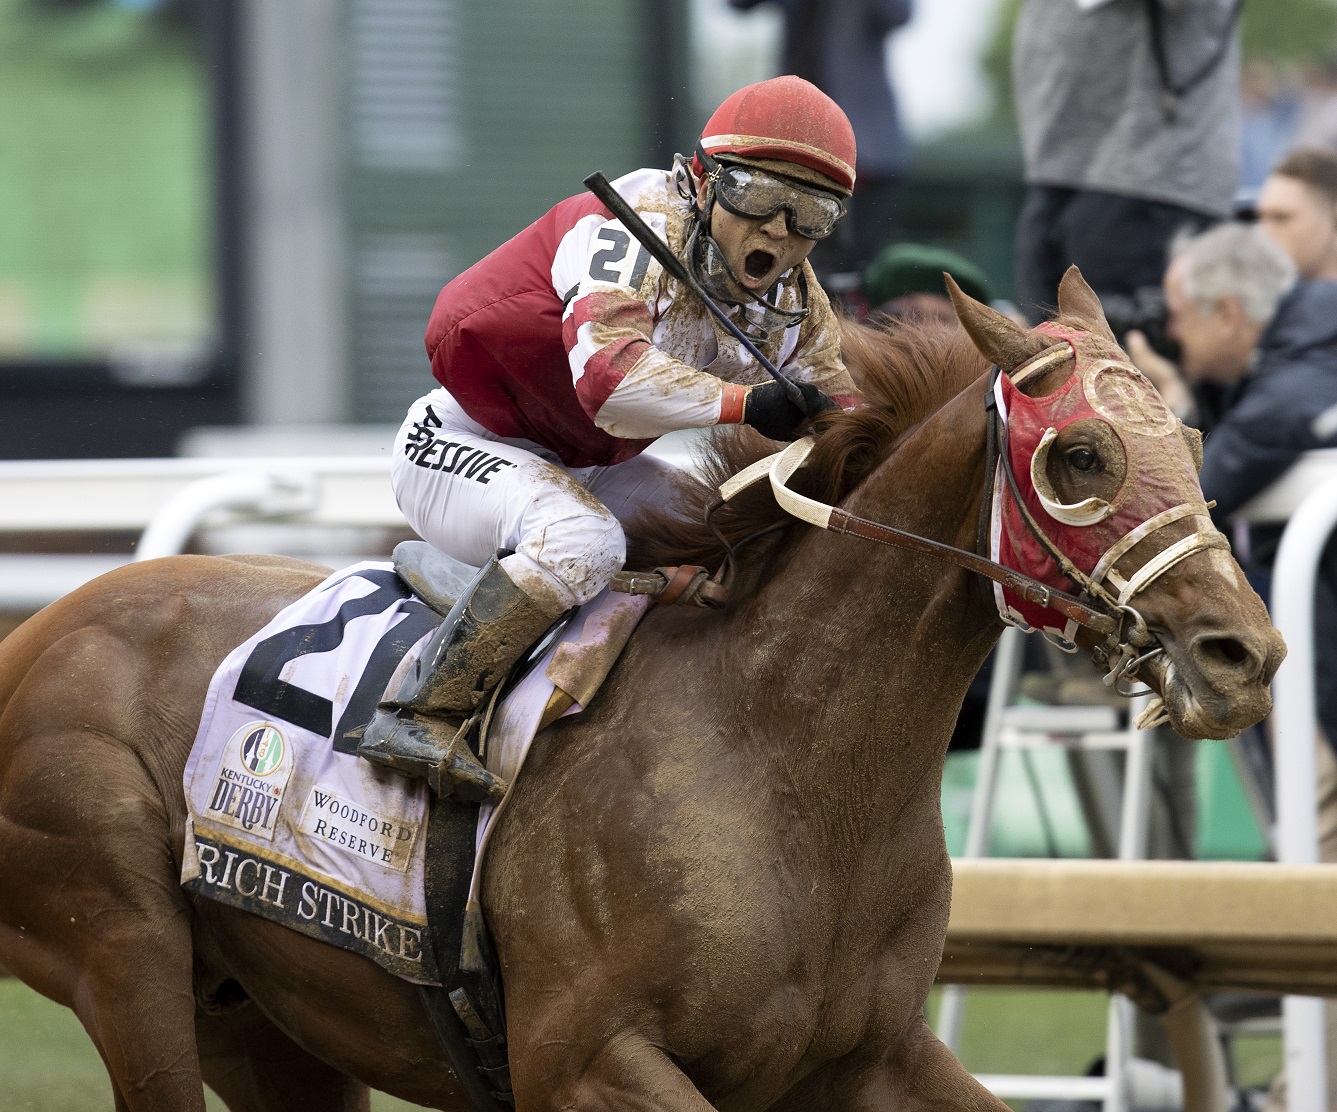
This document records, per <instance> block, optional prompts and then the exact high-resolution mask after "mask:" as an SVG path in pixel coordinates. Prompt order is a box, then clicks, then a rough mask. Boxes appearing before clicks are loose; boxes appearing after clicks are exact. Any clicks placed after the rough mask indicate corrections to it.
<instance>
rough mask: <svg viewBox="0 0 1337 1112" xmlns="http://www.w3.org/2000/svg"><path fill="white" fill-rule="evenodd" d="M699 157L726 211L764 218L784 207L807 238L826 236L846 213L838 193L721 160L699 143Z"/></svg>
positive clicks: (794, 227) (789, 220) (790, 221)
mask: <svg viewBox="0 0 1337 1112" xmlns="http://www.w3.org/2000/svg"><path fill="white" fill-rule="evenodd" d="M696 157H697V160H698V161H699V162H700V163H701V165H702V166H703V167H705V170H706V174H707V175H708V177H709V179H710V183H711V185H712V186H713V187H714V190H715V199H716V200H717V201H719V203H720V205H721V206H723V208H724V209H725V211H726V212H731V213H733V214H734V215H735V216H742V217H745V218H746V219H748V220H764V219H766V218H767V217H770V216H774V215H775V214H776V213H777V212H780V211H781V210H784V214H785V222H786V223H787V224H788V226H789V230H790V231H792V232H797V233H798V234H799V235H801V236H803V237H804V239H825V238H826V237H827V236H829V235H830V234H831V233H832V232H834V231H835V230H836V225H837V224H838V223H839V222H840V218H841V217H842V216H844V215H845V202H844V201H843V200H841V199H840V198H839V197H837V196H836V195H835V194H834V193H828V192H826V191H825V190H822V189H817V188H814V187H812V186H806V185H802V184H800V183H799V182H796V181H792V180H790V179H788V178H782V177H780V176H779V175H778V174H772V173H770V172H768V171H766V170H762V169H759V168H757V167H755V166H747V165H744V164H740V163H735V162H719V161H717V160H716V159H714V158H712V157H711V156H710V155H708V154H706V152H705V151H704V150H702V148H701V147H700V146H699V145H698V146H697V148H696Z"/></svg>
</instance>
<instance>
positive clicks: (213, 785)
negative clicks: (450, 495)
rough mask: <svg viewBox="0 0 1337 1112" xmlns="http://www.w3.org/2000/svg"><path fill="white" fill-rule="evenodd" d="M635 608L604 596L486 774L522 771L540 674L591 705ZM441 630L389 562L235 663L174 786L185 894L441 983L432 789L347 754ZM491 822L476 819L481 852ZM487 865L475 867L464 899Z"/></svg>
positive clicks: (500, 735)
mask: <svg viewBox="0 0 1337 1112" xmlns="http://www.w3.org/2000/svg"><path fill="white" fill-rule="evenodd" d="M646 604H647V600H646V599H645V598H644V597H642V596H628V595H613V594H609V593H608V592H605V593H604V594H601V595H600V596H598V597H597V598H596V599H594V600H593V601H592V602H590V603H589V604H588V605H587V606H586V607H585V608H584V610H583V611H582V612H581V613H580V614H579V615H577V617H576V619H575V621H573V622H572V623H571V625H570V626H568V628H567V629H566V630H565V631H564V632H563V634H562V636H561V638H559V640H558V641H557V642H556V643H555V644H554V645H553V646H552V647H551V648H550V649H549V650H548V652H547V654H546V656H545V657H544V659H543V660H542V661H541V662H540V664H539V665H538V666H536V667H535V668H534V669H532V670H531V672H530V673H529V675H528V676H527V677H526V678H525V680H524V681H523V682H522V683H521V684H520V685H519V686H518V687H517V688H516V689H515V690H514V691H513V692H512V693H510V694H508V695H507V696H506V698H505V699H503V700H502V702H501V704H500V705H499V706H498V707H497V708H496V710H495V712H494V714H493V725H492V728H491V729H490V730H489V736H488V738H487V740H486V743H485V744H486V753H487V756H488V765H489V767H491V768H492V769H493V771H495V772H498V773H499V774H501V775H504V776H506V777H507V778H508V779H510V780H512V782H513V780H514V777H515V775H516V774H518V772H519V770H520V767H521V765H522V763H523V760H524V754H525V752H526V751H527V749H528V746H529V743H530V741H532V739H533V736H534V733H535V730H536V728H537V726H538V723H539V719H540V717H541V715H542V712H543V708H544V707H545V706H546V705H547V701H548V699H549V697H550V696H551V694H552V692H553V689H554V686H555V685H554V680H553V679H551V678H549V677H548V674H547V673H548V671H549V670H550V669H551V670H552V671H553V672H554V675H555V676H556V677H557V678H558V680H559V681H560V682H561V684H562V686H563V689H564V690H567V691H570V690H571V689H572V688H575V689H577V690H578V691H579V692H580V693H581V695H582V696H583V697H584V698H585V700H586V702H588V699H589V697H590V696H591V695H592V694H593V691H594V690H596V689H597V686H598V684H599V683H600V682H602V679H603V677H604V675H606V674H607V672H608V670H609V668H611V666H612V663H613V662H614V661H615V660H616V657H617V654H618V652H620V651H621V649H622V646H623V645H624V644H625V643H626V639H627V638H628V637H629V636H630V635H631V632H632V631H633V630H634V628H635V626H636V623H637V622H638V621H639V619H640V617H641V615H642V614H643V613H644V611H645V608H646ZM439 621H440V618H439V616H438V615H437V614H436V613H435V612H434V611H432V610H431V609H430V608H429V607H427V606H426V605H425V604H423V603H421V602H419V601H418V600H417V599H415V598H413V597H412V595H411V592H410V591H409V589H408V587H407V586H406V585H405V584H404V583H403V581H402V580H401V579H400V578H399V577H398V576H397V575H396V574H395V572H394V569H393V566H392V565H390V564H388V563H364V564H358V565H355V566H354V567H351V568H346V569H344V570H343V571H340V572H336V573H335V574H333V575H331V576H330V577H329V578H328V579H326V580H325V581H324V582H323V583H321V584H320V585H319V586H318V587H316V588H315V589H314V590H312V591H311V592H309V593H308V594H307V595H305V596H304V597H303V598H301V599H298V600H297V601H296V602H294V603H293V604H292V605H290V606H288V607H286V608H285V609H283V610H282V611H280V612H279V613H278V614H277V615H276V616H275V617H274V619H273V620H272V621H270V622H269V624H268V625H266V626H265V627H264V628H263V629H261V630H260V631H259V632H258V633H256V634H255V635H254V636H252V637H251V638H250V639H249V640H247V641H246V642H245V643H244V644H242V645H240V646H238V647H237V648H236V649H234V650H233V651H232V652H231V653H229V654H228V656H227V658H226V659H225V660H224V661H223V663H222V664H221V665H220V666H219V668H218V670H217V671H216V672H215V673H214V677H213V679H212V681H211V682H210V684H209V692H208V695H207V696H206V698H205V703H204V713H203V715H202V717H201V720H200V727H199V730H198V732H197V734H196V738H195V743H194V746H193V748H192V750H191V754H190V758H189V760H188V761H187V763H186V768H185V774H184V777H183V784H184V788H185V796H186V807H187V826H186V840H185V853H184V861H183V865H182V873H181V882H182V884H183V886H184V887H185V888H186V889H187V890H189V891H191V892H195V893H197V894H199V895H202V896H206V897H208V898H210V899H215V900H218V901H220V902H222V903H225V904H228V905H230V906H233V907H238V908H241V909H243V910H245V911H249V912H252V913H254V914H257V915H261V916H263V917H265V918H267V919H271V920H273V921H274V922H277V923H281V924H283V925H284V926H287V927H290V928H291V929H293V930H296V931H299V932H301V933H302V934H305V935H308V936H310V937H313V938H318V939H321V940H322V941H325V942H329V943H331V944H332V945H335V946H339V947H341V948H343V949H348V950H352V951H355V952H357V953H360V954H363V955H364V956H366V957H369V958H371V959H372V960H373V961H375V962H377V963H378V964H379V965H381V966H382V967H384V968H385V969H387V970H389V971H390V972H391V973H394V974H396V975H397V976H399V977H402V978H404V979H405V980H408V981H413V982H415V983H419V984H429V985H435V984H440V977H439V974H438V970H437V963H436V960H435V957H434V955H433V954H432V952H431V946H430V943H429V941H428V937H429V936H428V934H427V930H426V927H427V914H426V903H425V897H424V891H423V874H424V853H425V845H426V824H427V807H428V802H429V791H428V788H427V786H426V784H425V783H424V782H422V781H419V780H414V779H409V778H407V777H404V776H401V775H399V774H398V773H395V772H393V771H390V770H388V769H382V768H379V767H378V766H376V765H373V764H371V763H370V762H368V761H364V760H362V759H360V758H359V757H357V756H356V754H355V752H354V751H353V750H354V749H355V743H349V742H346V741H344V740H343V739H344V735H345V734H346V732H347V731H349V730H350V729H354V728H356V727H358V726H361V725H364V724H365V723H366V722H367V721H368V720H369V719H370V718H371V716H372V714H373V713H374V712H375V709H376V705H377V704H378V703H379V702H380V701H381V699H382V698H383V696H384V694H385V692H387V691H392V690H394V689H396V688H397V687H398V685H399V683H400V681H401V679H402V678H403V676H404V675H405V674H406V672H407V671H408V669H409V667H410V666H411V665H412V664H413V662H414V661H415V660H416V659H417V657H418V655H419V654H420V653H421V652H422V650H423V648H424V647H425V646H426V643H427V640H428V638H429V637H430V635H431V633H432V631H433V630H434V629H435V627H436V625H437V624H438V623H439ZM536 701H537V704H538V709H537V712H535V713H530V712H529V709H530V708H532V707H533V705H534V703H535V702H536ZM579 709H580V704H579V703H577V704H576V705H575V706H573V707H572V708H571V711H569V712H568V713H575V712H576V711H578V710H579ZM526 731H527V734H526ZM502 806H503V807H504V801H503V804H502ZM496 811H497V809H495V808H491V807H484V808H482V809H481V812H480V818H479V828H478V842H479V845H480V846H481V845H483V842H484V838H483V836H484V833H485V831H486V830H487V829H488V825H487V824H488V820H489V819H490V818H491V817H492V816H493V815H494V813H496ZM481 863H482V858H481V853H480V856H479V859H478V860H477V861H476V862H475V878H474V884H475V888H476V887H477V884H478V870H479V868H480V867H481Z"/></svg>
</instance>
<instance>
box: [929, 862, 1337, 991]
mask: <svg viewBox="0 0 1337 1112" xmlns="http://www.w3.org/2000/svg"><path fill="white" fill-rule="evenodd" d="M953 874H954V877H953V888H952V914H951V920H950V922H949V924H948V927H947V944H946V947H945V949H944V952H943V960H942V966H941V968H940V970H939V972H938V979H939V980H940V981H943V982H952V983H961V984H997V985H1001V984H1007V985H1035V986H1040V985H1046V986H1066V987H1072V988H1091V989H1104V990H1107V991H1119V992H1124V993H1127V994H1128V995H1129V996H1132V997H1133V998H1134V999H1137V1000H1139V1002H1141V1003H1153V1004H1154V1001H1155V995H1156V992H1157V990H1156V989H1155V988H1154V985H1153V984H1152V982H1154V981H1155V980H1156V979H1157V978H1155V977H1151V978H1149V973H1150V972H1152V971H1157V970H1158V971H1160V972H1162V973H1165V974H1169V975H1170V976H1171V977H1173V978H1174V979H1175V980H1176V981H1180V982H1183V983H1184V984H1186V985H1189V986H1192V988H1194V989H1196V990H1198V991H1214V990H1239V991H1248V992H1265V993H1295V994H1299V995H1314V996H1323V995H1331V996H1337V866H1333V865H1271V864H1252V863H1242V862H1217V863H1208V862H1179V861H1128V862H1125V861H1030V860H1024V861H1023V860H1006V859H997V858H994V859H979V860H957V861H954V862H953ZM1147 992H1151V994H1152V996H1151V999H1150V1000H1144V999H1143V997H1144V996H1145V994H1146V993H1147Z"/></svg>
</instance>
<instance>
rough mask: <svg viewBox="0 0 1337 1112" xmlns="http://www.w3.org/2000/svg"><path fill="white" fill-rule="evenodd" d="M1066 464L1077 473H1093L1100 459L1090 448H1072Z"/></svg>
mask: <svg viewBox="0 0 1337 1112" xmlns="http://www.w3.org/2000/svg"><path fill="white" fill-rule="evenodd" d="M1068 462H1069V463H1070V464H1072V466H1073V467H1075V468H1076V469H1077V470H1078V471H1093V470H1095V468H1096V466H1097V465H1098V464H1099V463H1100V457H1099V456H1098V455H1096V454H1095V452H1093V451H1091V449H1090V448H1073V449H1072V451H1070V452H1069V453H1068Z"/></svg>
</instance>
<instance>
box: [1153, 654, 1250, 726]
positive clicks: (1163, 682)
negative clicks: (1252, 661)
mask: <svg viewBox="0 0 1337 1112" xmlns="http://www.w3.org/2000/svg"><path fill="white" fill-rule="evenodd" d="M1274 670H1275V669H1273V671H1274ZM1143 671H1144V673H1145V675H1144V679H1145V681H1146V683H1147V684H1148V686H1150V687H1151V688H1152V690H1154V691H1155V692H1156V693H1157V694H1158V695H1159V696H1160V697H1161V699H1162V700H1164V703H1165V714H1166V716H1167V717H1168V718H1169V723H1170V726H1171V728H1172V729H1173V730H1174V731H1175V733H1177V734H1178V735H1179V736H1180V737H1182V738H1186V739H1187V740H1189V741H1200V740H1202V739H1204V738H1212V739H1215V740H1223V739H1225V738H1232V737H1234V736H1235V735H1236V734H1238V733H1239V732H1240V731H1241V730H1244V729H1247V728H1248V727H1249V726H1252V725H1254V723H1256V722H1261V721H1262V720H1263V719H1264V718H1265V717H1266V716H1267V714H1268V712H1269V711H1270V710H1271V709H1272V688H1271V684H1270V680H1271V672H1269V673H1268V674H1267V675H1265V676H1260V677H1258V679H1257V680H1255V681H1251V682H1249V683H1241V684H1239V685H1238V686H1236V687H1234V688H1232V689H1231V690H1229V691H1218V690H1216V689H1214V688H1213V687H1212V686H1211V685H1209V684H1208V683H1207V682H1206V681H1205V680H1204V679H1203V678H1202V677H1201V676H1200V675H1199V674H1198V672H1197V669H1196V668H1194V667H1193V666H1192V664H1191V663H1190V664H1188V665H1187V666H1184V665H1183V662H1180V661H1176V660H1175V659H1174V658H1173V657H1172V655H1171V651H1170V650H1167V651H1166V652H1164V653H1162V654H1160V655H1159V656H1157V657H1156V658H1155V659H1153V660H1151V661H1148V663H1147V666H1146V667H1145V668H1144V669H1143Z"/></svg>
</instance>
